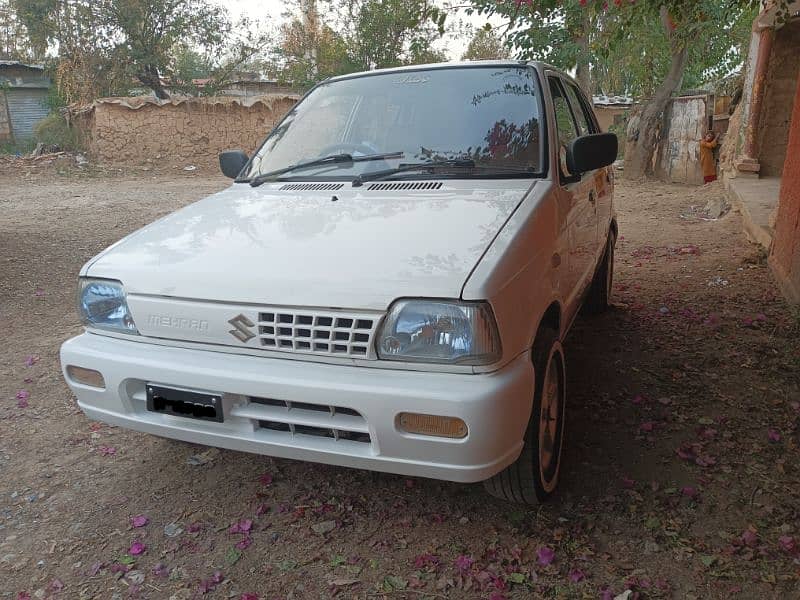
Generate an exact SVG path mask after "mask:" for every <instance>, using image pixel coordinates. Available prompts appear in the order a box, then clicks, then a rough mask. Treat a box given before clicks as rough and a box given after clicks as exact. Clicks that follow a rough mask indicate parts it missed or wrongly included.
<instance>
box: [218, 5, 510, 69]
mask: <svg viewBox="0 0 800 600" xmlns="http://www.w3.org/2000/svg"><path fill="white" fill-rule="evenodd" d="M213 1H214V2H216V3H217V4H219V5H220V6H223V7H225V8H226V9H227V10H228V11H229V12H230V14H231V17H233V19H237V18H239V17H241V16H246V17H249V18H250V19H253V20H260V21H262V22H266V23H267V24H269V25H272V26H273V27H275V28H276V29H277V26H278V25H280V24H281V23H282V22H283V16H282V13H283V12H284V11H285V10H286V2H280V1H279V0H213ZM318 7H319V10H320V11H322V10H324V8H325V4H324V3H322V2H320V3H319V4H318ZM323 17H324V14H323ZM448 18H450V19H452V17H448ZM455 18H456V19H461V20H463V21H464V22H465V23H466V24H468V25H471V26H472V27H474V28H476V29H477V28H479V27H482V26H483V25H485V24H486V21H487V19H486V17H479V16H478V15H472V16H467V15H466V14H465V13H464V12H463V11H462V12H461V13H460V14H459V16H457V17H455ZM497 24H498V21H496V20H495V21H493V25H497ZM468 43H469V39H459V38H456V37H454V36H445V37H444V38H443V39H441V40H440V41H439V42H438V43H437V44H436V46H437V48H444V49H446V50H447V55H448V56H449V57H450V59H451V60H458V59H460V58H461V55H462V54H463V53H464V51H465V50H466V49H467V44H468Z"/></svg>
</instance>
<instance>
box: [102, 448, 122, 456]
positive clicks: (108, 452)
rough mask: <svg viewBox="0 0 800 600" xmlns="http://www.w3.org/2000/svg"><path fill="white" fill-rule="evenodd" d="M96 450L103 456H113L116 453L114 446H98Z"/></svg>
mask: <svg viewBox="0 0 800 600" xmlns="http://www.w3.org/2000/svg"><path fill="white" fill-rule="evenodd" d="M98 450H99V451H100V454H102V455H103V456H114V455H116V453H117V449H116V448H114V446H100V447H99V448H98Z"/></svg>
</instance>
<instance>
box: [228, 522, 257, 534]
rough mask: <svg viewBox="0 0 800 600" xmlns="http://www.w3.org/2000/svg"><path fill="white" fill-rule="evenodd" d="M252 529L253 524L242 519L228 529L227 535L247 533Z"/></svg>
mask: <svg viewBox="0 0 800 600" xmlns="http://www.w3.org/2000/svg"><path fill="white" fill-rule="evenodd" d="M252 528H253V522H252V521H251V520H250V519H242V520H241V521H237V522H236V523H234V524H233V525H231V526H230V528H228V533H247V532H248V531H250V530H251V529H252Z"/></svg>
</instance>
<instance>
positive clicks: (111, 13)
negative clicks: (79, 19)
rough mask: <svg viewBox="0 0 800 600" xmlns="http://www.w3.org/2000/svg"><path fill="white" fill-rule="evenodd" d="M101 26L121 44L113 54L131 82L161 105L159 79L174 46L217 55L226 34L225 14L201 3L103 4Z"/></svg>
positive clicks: (136, 0)
mask: <svg viewBox="0 0 800 600" xmlns="http://www.w3.org/2000/svg"><path fill="white" fill-rule="evenodd" d="M100 5H101V9H100V10H101V11H102V16H103V19H104V22H105V24H106V25H107V26H108V27H109V28H110V29H111V30H113V31H114V32H115V33H116V34H117V35H118V36H119V37H120V38H121V39H120V41H119V43H118V44H117V50H118V52H119V55H120V56H121V57H124V59H126V60H128V61H129V63H130V64H131V66H132V70H133V73H134V75H135V76H136V78H137V79H138V80H139V81H140V82H141V83H142V84H144V85H146V86H147V87H149V88H150V89H152V90H153V91H154V92H155V94H156V96H157V97H158V98H161V99H166V98H169V94H168V93H167V91H166V90H165V89H164V85H163V83H162V81H161V76H162V75H163V74H164V73H165V72H166V70H167V66H168V65H169V63H170V57H171V52H172V50H173V49H174V48H175V47H176V46H177V45H178V44H191V45H193V46H195V47H198V48H203V49H205V50H206V51H213V50H215V49H220V48H221V47H222V45H223V42H224V40H225V36H226V34H227V32H228V31H229V29H230V23H229V21H228V19H227V17H226V15H225V12H224V10H223V9H222V8H221V7H219V6H216V5H212V4H210V3H208V2H206V1H205V0H104V1H103V2H101V3H100Z"/></svg>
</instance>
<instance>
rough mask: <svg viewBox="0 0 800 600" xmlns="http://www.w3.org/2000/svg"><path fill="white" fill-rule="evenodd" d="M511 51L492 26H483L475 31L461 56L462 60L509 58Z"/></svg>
mask: <svg viewBox="0 0 800 600" xmlns="http://www.w3.org/2000/svg"><path fill="white" fill-rule="evenodd" d="M509 55H510V52H509V50H508V48H507V47H506V46H505V45H504V44H503V42H502V41H501V40H500V38H499V37H498V36H497V35H496V34H495V32H494V30H493V29H492V28H491V26H488V25H487V26H486V27H482V28H481V29H478V31H476V32H475V34H474V35H473V36H472V39H471V40H470V42H469V46H467V50H466V51H465V52H464V54H463V56H462V57H461V58H462V60H490V59H501V58H508V57H509Z"/></svg>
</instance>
